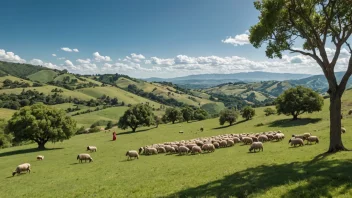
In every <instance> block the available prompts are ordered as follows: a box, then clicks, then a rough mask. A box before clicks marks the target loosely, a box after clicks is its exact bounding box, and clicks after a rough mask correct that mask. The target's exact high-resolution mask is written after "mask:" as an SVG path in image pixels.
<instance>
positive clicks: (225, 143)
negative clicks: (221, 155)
mask: <svg viewBox="0 0 352 198" xmlns="http://www.w3.org/2000/svg"><path fill="white" fill-rule="evenodd" d="M219 145H220V148H224V147H227V141H226V140H222V141H221V142H220V143H219Z"/></svg>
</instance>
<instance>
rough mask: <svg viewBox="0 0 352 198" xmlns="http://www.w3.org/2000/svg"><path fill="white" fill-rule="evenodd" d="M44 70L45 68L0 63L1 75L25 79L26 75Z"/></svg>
mask: <svg viewBox="0 0 352 198" xmlns="http://www.w3.org/2000/svg"><path fill="white" fill-rule="evenodd" d="M44 69H47V68H45V67H40V66H34V65H29V64H21V63H9V62H3V61H0V71H2V72H1V73H6V74H10V75H12V76H17V77H20V78H26V77H27V76H28V75H31V74H34V73H36V72H38V71H41V70H44Z"/></svg>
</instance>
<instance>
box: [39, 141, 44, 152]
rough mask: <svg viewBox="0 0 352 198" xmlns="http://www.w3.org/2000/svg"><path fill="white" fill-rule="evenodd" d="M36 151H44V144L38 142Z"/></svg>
mask: <svg viewBox="0 0 352 198" xmlns="http://www.w3.org/2000/svg"><path fill="white" fill-rule="evenodd" d="M38 149H40V150H44V149H45V142H38Z"/></svg>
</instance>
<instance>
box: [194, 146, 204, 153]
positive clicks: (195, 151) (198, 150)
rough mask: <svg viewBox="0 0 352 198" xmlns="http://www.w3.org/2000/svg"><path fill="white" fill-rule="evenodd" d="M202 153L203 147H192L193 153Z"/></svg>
mask: <svg viewBox="0 0 352 198" xmlns="http://www.w3.org/2000/svg"><path fill="white" fill-rule="evenodd" d="M196 153H202V149H201V148H200V147H199V146H194V147H192V154H196Z"/></svg>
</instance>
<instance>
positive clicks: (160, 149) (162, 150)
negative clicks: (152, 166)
mask: <svg viewBox="0 0 352 198" xmlns="http://www.w3.org/2000/svg"><path fill="white" fill-rule="evenodd" d="M157 150H158V153H166V150H165V148H164V147H159V148H157Z"/></svg>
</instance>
